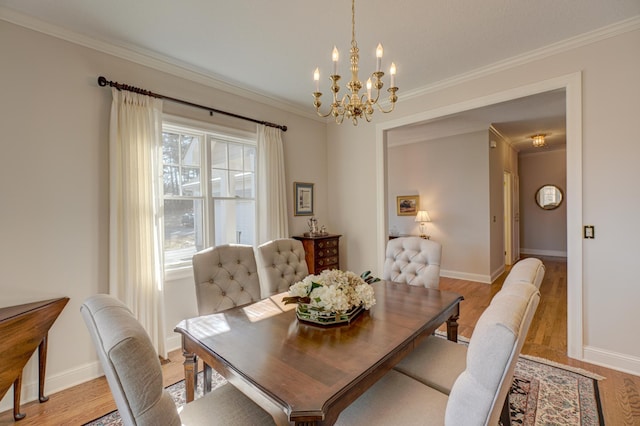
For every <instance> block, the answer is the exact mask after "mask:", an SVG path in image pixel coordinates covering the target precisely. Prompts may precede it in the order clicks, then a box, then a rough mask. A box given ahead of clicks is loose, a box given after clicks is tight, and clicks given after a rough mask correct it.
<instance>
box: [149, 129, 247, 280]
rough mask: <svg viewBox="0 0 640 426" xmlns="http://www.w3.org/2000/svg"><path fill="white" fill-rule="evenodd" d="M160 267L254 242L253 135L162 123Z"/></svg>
mask: <svg viewBox="0 0 640 426" xmlns="http://www.w3.org/2000/svg"><path fill="white" fill-rule="evenodd" d="M162 139H163V144H162V149H163V155H162V157H163V181H164V258H165V259H164V263H165V268H166V269H172V268H176V267H181V266H187V265H191V258H192V256H193V254H194V253H195V252H197V251H199V250H202V249H204V248H206V247H209V246H212V245H221V244H230V243H240V244H249V245H253V244H254V243H255V234H256V232H255V222H256V220H255V217H256V208H255V206H256V187H257V185H256V174H255V171H256V145H255V135H247V134H238V133H236V132H233V133H232V132H231V131H220V130H219V129H216V130H215V131H213V130H205V129H198V128H194V127H184V126H178V125H174V124H170V123H165V124H164V125H163V133H162Z"/></svg>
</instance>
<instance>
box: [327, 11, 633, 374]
mask: <svg viewBox="0 0 640 426" xmlns="http://www.w3.org/2000/svg"><path fill="white" fill-rule="evenodd" d="M614 30H615V29H614ZM625 31H626V32H625ZM606 34H607V36H606V37H604V38H602V39H601V40H598V41H594V42H586V41H585V42H584V44H580V43H577V42H576V41H574V43H573V44H572V45H571V46H575V47H570V46H566V47H565V48H563V49H560V48H559V47H558V46H556V49H555V50H553V51H550V52H549V54H548V55H546V56H544V55H541V54H539V56H536V57H534V58H532V59H531V61H530V62H529V63H522V62H521V59H520V61H516V62H514V64H513V65H512V66H508V65H505V64H501V66H499V67H495V68H494V71H493V72H489V71H485V72H482V73H478V74H476V75H475V77H473V78H472V77H469V78H466V79H464V78H461V79H459V80H457V81H451V82H449V83H448V84H442V85H439V86H437V87H435V88H433V90H431V91H425V92H423V93H419V94H415V95H414V96H407V94H403V92H402V88H400V89H401V90H400V92H399V93H398V95H399V97H400V101H399V103H398V105H397V106H396V110H395V112H394V113H392V114H388V115H383V114H377V113H376V115H375V117H374V123H376V124H374V125H367V124H365V123H362V124H360V125H359V126H358V127H356V128H354V127H353V126H351V125H349V124H343V125H342V126H336V125H332V126H329V128H328V131H327V136H328V138H327V141H328V154H329V156H328V158H329V188H330V193H329V203H330V204H332V205H333V206H334V207H335V208H334V209H331V210H330V212H329V214H330V216H331V219H332V223H333V224H334V225H335V226H337V227H338V229H340V230H341V231H342V230H344V231H343V232H345V233H347V234H348V242H347V243H346V247H345V248H346V256H345V258H346V262H345V264H344V266H345V267H346V268H349V269H352V270H356V271H357V270H361V269H372V268H373V265H374V264H376V263H377V264H378V265H379V264H380V262H381V260H380V259H379V258H378V255H379V253H382V252H383V251H382V248H383V244H384V237H383V235H384V234H385V233H386V231H385V230H384V229H383V228H384V226H385V219H386V218H384V217H383V216H385V213H384V211H383V212H382V213H380V211H378V207H377V206H378V205H380V204H384V202H382V203H381V202H380V198H381V197H382V199H383V200H384V199H385V193H384V189H385V184H384V183H383V184H381V185H375V184H374V183H376V182H378V183H380V181H381V180H382V181H384V177H382V178H381V177H380V176H378V175H377V173H376V165H377V164H383V165H384V164H385V162H386V158H385V154H384V152H385V149H383V148H381V147H379V146H378V145H377V144H376V140H377V138H380V134H382V132H383V130H384V129H385V122H387V121H389V122H391V121H394V122H396V121H397V122H401V121H403V119H404V120H405V121H406V122H410V121H411V117H413V116H416V117H417V118H419V117H423V116H424V115H425V114H424V113H425V112H428V111H436V110H438V111H440V110H441V111H449V110H454V111H455V110H456V109H457V108H458V107H457V105H465V104H466V103H472V101H473V100H474V99H478V98H483V97H485V98H490V97H493V96H495V95H496V94H499V93H501V92H504V91H508V90H513V89H516V88H519V87H524V86H527V85H533V84H537V83H539V82H543V81H545V80H547V79H554V78H560V77H562V76H566V75H570V74H574V73H577V72H580V73H581V74H582V92H581V93H582V97H581V99H582V123H583V125H582V128H581V131H582V139H581V143H582V145H581V146H582V155H581V157H580V158H578V159H577V161H578V163H580V162H581V168H582V182H581V183H582V189H583V193H582V194H581V196H582V206H581V207H582V212H583V217H582V220H583V221H584V224H590V225H595V227H596V238H595V239H594V240H585V241H583V243H582V253H583V256H582V262H583V265H584V266H583V270H582V271H581V273H582V277H583V278H582V281H581V282H579V283H577V285H580V286H581V288H582V292H583V299H581V300H583V309H584V316H583V317H581V318H583V319H582V323H581V325H582V329H583V334H582V335H581V336H580V337H581V338H582V339H583V340H582V342H583V343H582V346H581V348H580V350H579V353H580V354H584V358H585V359H586V360H588V361H591V362H597V363H600V364H603V365H608V366H611V367H614V368H619V369H626V370H628V371H634V372H635V374H640V340H638V339H633V338H630V336H635V335H636V334H637V330H638V328H639V327H640V313H638V312H639V311H638V310H637V306H636V305H637V300H638V299H640V286H638V285H636V283H637V279H636V275H637V274H636V270H637V268H636V263H637V258H638V254H639V250H638V246H637V244H636V243H635V242H634V241H633V240H632V239H631V238H630V237H629V236H630V235H635V234H637V233H638V231H640V230H639V229H638V228H639V227H640V224H639V222H638V220H637V218H638V217H640V197H638V196H637V194H638V188H637V182H639V181H640V168H638V167H637V165H636V162H637V159H638V158H639V157H640V144H638V136H637V133H638V132H637V121H638V120H637V111H638V105H637V99H639V98H640V80H639V79H638V78H637V76H638V75H640V55H638V49H639V47H640V24H638V23H637V22H636V24H635V26H633V27H631V28H629V27H626V28H623V29H621V31H620V32H619V34H617V35H616V34H615V33H614V31H613V30H612V31H610V32H608V33H606ZM540 56H542V57H540ZM378 128H379V129H380V130H379V132H377V131H376V130H377V129H378ZM578 131H579V130H578ZM451 166H452V167H453V166H454V165H453V164H452V165H451ZM623 195H626V197H623ZM621 199H623V201H621ZM353 206H357V211H358V212H362V211H365V212H367V214H365V215H362V214H360V215H352V214H349V212H350V211H352V209H353ZM373 212H376V214H375V215H374V214H373ZM379 228H382V229H379ZM576 228H577V229H570V230H569V231H568V232H569V234H571V235H572V236H575V235H576V234H575V233H580V234H579V235H581V233H582V229H581V228H579V227H578V226H577V227H576ZM379 234H380V235H381V237H379V238H378V237H377V235H379ZM581 318H578V319H577V321H580V320H581ZM572 320H573V319H572Z"/></svg>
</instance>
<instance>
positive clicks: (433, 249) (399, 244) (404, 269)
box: [382, 237, 442, 288]
mask: <svg viewBox="0 0 640 426" xmlns="http://www.w3.org/2000/svg"><path fill="white" fill-rule="evenodd" d="M441 258H442V245H441V244H440V243H438V242H436V241H432V240H426V239H424V238H420V237H400V238H394V239H392V240H389V242H388V243H387V250H386V254H385V260H384V266H383V270H382V278H383V279H385V280H388V281H394V282H399V283H406V284H409V285H421V286H424V287H427V288H438V287H439V286H440V259H441Z"/></svg>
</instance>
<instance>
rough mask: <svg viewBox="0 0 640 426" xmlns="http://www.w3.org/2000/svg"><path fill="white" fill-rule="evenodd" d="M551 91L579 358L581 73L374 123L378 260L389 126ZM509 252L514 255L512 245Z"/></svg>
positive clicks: (570, 324) (571, 334) (573, 346)
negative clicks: (560, 106) (562, 161)
mask: <svg viewBox="0 0 640 426" xmlns="http://www.w3.org/2000/svg"><path fill="white" fill-rule="evenodd" d="M554 90H564V92H565V95H566V101H565V107H566V147H567V148H566V149H567V160H566V162H567V164H566V165H567V189H566V190H567V192H568V193H571V194H572V197H570V198H569V197H568V198H567V273H568V280H567V294H568V297H567V330H568V333H567V348H568V349H567V355H568V356H570V357H571V358H575V359H583V339H582V330H583V323H582V309H583V306H582V298H583V297H582V238H581V237H582V235H581V233H579V232H571V230H572V229H581V226H582V76H581V73H579V72H578V73H573V74H569V75H566V76H562V77H558V78H555V79H550V80H546V81H543V82H539V83H535V84H532V85H528V86H522V87H518V88H515V89H510V90H506V91H504V92H499V93H495V94H492V95H489V96H485V97H482V98H477V99H472V100H469V101H466V102H461V103H458V104H453V105H448V106H445V107H440V108H436V109H433V110H428V111H425V112H422V113H419V114H415V115H412V116H408V117H404V118H400V119H397V120H393V121H389V122H385V123H381V124H378V125H377V126H376V154H377V155H376V176H377V189H378V193H379V194H382V197H379V198H378V199H377V211H378V219H379V226H378V227H377V233H378V235H377V241H378V244H377V247H378V251H379V255H378V258H379V259H384V247H385V242H386V241H385V240H386V235H387V232H388V230H387V227H388V225H387V224H388V212H387V209H386V204H387V200H388V192H387V185H386V181H387V170H386V151H387V144H388V137H389V134H390V132H391V131H392V130H394V131H395V130H398V129H403V128H411V127H416V126H417V125H419V124H421V123H427V122H429V121H439V120H442V119H443V118H445V117H448V116H451V115H453V114H457V113H461V112H466V111H471V110H475V109H481V108H484V107H491V106H494V105H496V104H499V103H502V102H507V101H512V100H517V99H520V98H524V97H528V96H533V95H537V94H542V93H545V92H549V91H554ZM515 214H518V213H517V212H516V213H515ZM514 217H515V216H514ZM511 251H512V255H513V251H514V247H513V245H512V250H511ZM380 267H381V266H380Z"/></svg>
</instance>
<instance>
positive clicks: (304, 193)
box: [293, 182, 313, 216]
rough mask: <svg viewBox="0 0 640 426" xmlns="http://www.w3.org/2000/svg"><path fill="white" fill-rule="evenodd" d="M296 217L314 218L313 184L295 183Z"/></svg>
mask: <svg viewBox="0 0 640 426" xmlns="http://www.w3.org/2000/svg"><path fill="white" fill-rule="evenodd" d="M293 199H294V204H295V206H294V215H296V216H313V184H312V183H305V182H293Z"/></svg>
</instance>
